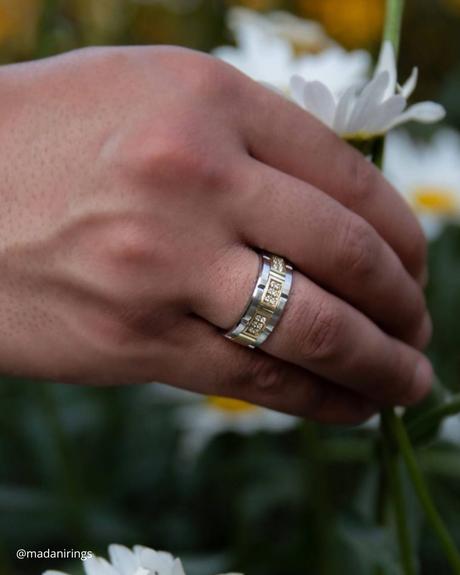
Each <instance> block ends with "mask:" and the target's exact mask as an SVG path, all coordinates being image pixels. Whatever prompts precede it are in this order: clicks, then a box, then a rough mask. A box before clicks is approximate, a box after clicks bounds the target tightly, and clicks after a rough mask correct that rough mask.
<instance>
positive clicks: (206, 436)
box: [177, 396, 298, 455]
mask: <svg viewBox="0 0 460 575" xmlns="http://www.w3.org/2000/svg"><path fill="white" fill-rule="evenodd" d="M177 416H178V425H179V426H180V427H181V428H182V429H183V431H184V433H185V437H184V441H185V444H184V452H186V453H187V454H189V455H190V454H196V453H197V452H199V451H200V450H201V449H202V448H203V447H204V446H205V445H206V444H207V443H208V442H209V440H210V439H212V438H213V437H214V436H216V435H219V434H221V433H225V432H229V431H230V432H235V433H240V434H244V435H249V434H252V433H256V432H258V431H268V432H271V433H278V432H283V431H286V430H288V429H292V428H293V427H295V426H296V425H297V423H298V418H297V417H293V416H291V415H286V414H283V413H278V412H276V411H272V410H270V409H266V408H263V407H257V406H255V405H252V404H250V403H246V402H244V401H239V400H237V399H228V398H224V397H214V396H208V397H202V396H196V401H194V402H191V403H190V404H189V405H185V406H184V407H181V408H179V409H178V412H177Z"/></svg>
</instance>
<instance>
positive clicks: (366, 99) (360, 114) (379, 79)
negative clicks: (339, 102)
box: [348, 71, 390, 132]
mask: <svg viewBox="0 0 460 575" xmlns="http://www.w3.org/2000/svg"><path fill="white" fill-rule="evenodd" d="M389 81H390V75H389V74H388V72H386V71H385V72H381V73H380V74H377V75H376V76H374V78H373V79H372V80H371V81H370V82H369V84H367V86H366V87H365V88H364V90H363V91H362V92H361V94H360V95H359V97H358V99H357V100H356V104H355V109H354V111H353V113H352V114H351V117H350V121H349V125H348V129H349V131H350V132H360V131H361V130H362V128H363V127H364V125H365V124H366V120H367V119H368V118H372V117H373V116H374V115H375V113H376V110H377V107H378V105H379V104H380V102H381V101H382V99H383V96H384V94H385V91H386V89H387V87H388V82H389Z"/></svg>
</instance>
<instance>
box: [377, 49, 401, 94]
mask: <svg viewBox="0 0 460 575" xmlns="http://www.w3.org/2000/svg"><path fill="white" fill-rule="evenodd" d="M382 72H388V74H389V77H390V81H389V83H388V87H387V89H386V91H385V99H386V98H389V97H390V96H392V95H393V94H394V93H395V89H396V80H397V74H396V58H395V51H394V48H393V45H392V43H391V42H388V41H386V42H384V43H383V46H382V50H381V51H380V56H379V61H378V64H377V68H376V70H375V75H377V74H381V73H382Z"/></svg>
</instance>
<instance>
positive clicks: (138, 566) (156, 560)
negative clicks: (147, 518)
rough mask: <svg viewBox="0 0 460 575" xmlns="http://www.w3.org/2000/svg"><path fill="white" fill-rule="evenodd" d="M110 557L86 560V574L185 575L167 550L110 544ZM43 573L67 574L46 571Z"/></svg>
mask: <svg viewBox="0 0 460 575" xmlns="http://www.w3.org/2000/svg"><path fill="white" fill-rule="evenodd" d="M109 557H110V562H109V561H107V560H106V559H103V558H102V557H94V556H93V557H91V558H89V559H87V560H86V561H84V562H83V566H84V570H85V573H86V575H185V571H184V568H183V566H182V563H181V561H180V559H177V558H174V557H173V556H172V555H171V554H170V553H166V552H165V551H154V550H153V549H150V548H148V547H142V546H141V545H136V546H135V547H134V548H133V549H132V550H131V549H128V548H127V547H124V546H123V545H109ZM43 575H66V574H65V573H62V572H60V571H46V572H45V573H44V574H43ZM227 575H238V574H237V573H233V574H232V573H228V574H227Z"/></svg>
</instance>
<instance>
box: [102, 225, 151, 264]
mask: <svg viewBox="0 0 460 575" xmlns="http://www.w3.org/2000/svg"><path fill="white" fill-rule="evenodd" d="M151 236H152V234H151V231H150V230H149V229H148V228H147V226H146V225H144V224H143V223H140V222H134V221H123V222H119V223H117V224H116V225H114V226H113V227H112V229H111V230H109V231H108V233H107V234H106V237H105V241H104V243H103V245H104V248H103V249H104V254H105V258H106V261H107V262H108V263H109V265H110V266H113V267H114V268H115V269H117V270H126V269H128V270H132V269H133V268H139V267H141V266H143V265H145V264H146V263H147V262H148V261H149V260H150V259H151V257H152V237H151Z"/></svg>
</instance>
